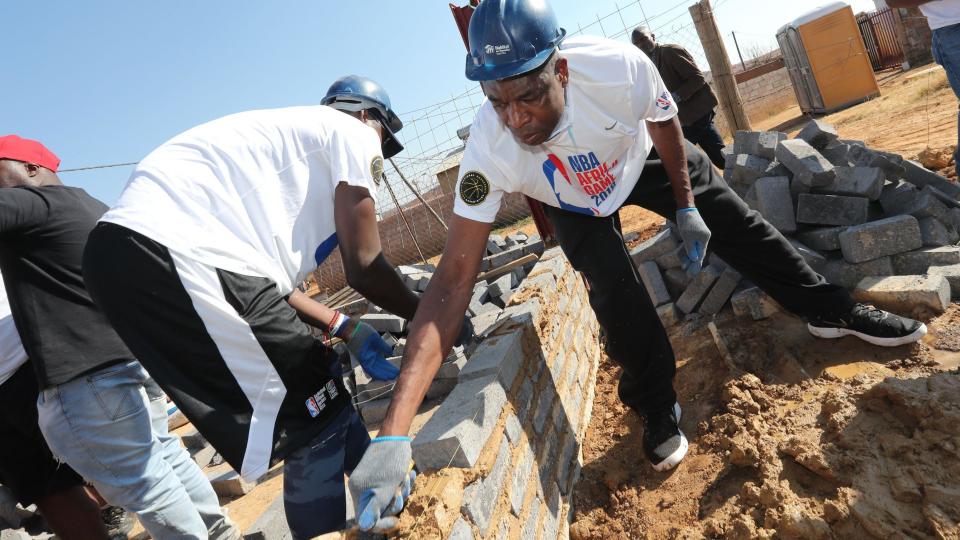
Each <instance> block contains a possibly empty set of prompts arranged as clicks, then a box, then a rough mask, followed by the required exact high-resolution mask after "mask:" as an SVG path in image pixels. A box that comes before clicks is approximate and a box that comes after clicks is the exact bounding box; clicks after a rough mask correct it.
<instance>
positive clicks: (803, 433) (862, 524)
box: [571, 305, 960, 539]
mask: <svg viewBox="0 0 960 540" xmlns="http://www.w3.org/2000/svg"><path fill="white" fill-rule="evenodd" d="M958 314H960V309H958V307H957V306H956V305H955V306H953V308H952V309H951V310H950V312H948V313H947V314H945V315H944V316H943V317H941V318H940V319H939V320H937V321H934V322H933V323H932V325H931V327H932V330H933V332H932V333H933V334H934V335H932V336H931V337H930V338H929V340H928V341H929V342H930V343H931V344H939V343H940V342H942V341H944V339H943V338H942V337H941V336H940V334H946V337H947V340H946V341H947V342H951V341H953V339H950V338H951V337H952V336H951V335H950V332H949V331H950V330H952V328H951V327H952V326H953V324H952V322H953V320H954V319H955V318H956V317H957V316H958ZM718 327H719V328H720V332H719V333H720V336H721V339H723V340H724V342H725V345H726V346H727V348H728V349H729V350H730V351H731V354H732V357H733V358H732V364H733V365H732V370H731V369H730V368H728V367H727V364H726V363H725V362H724V361H723V360H722V359H721V358H720V357H719V354H718V353H717V348H716V344H715V343H714V342H713V339H712V338H711V336H710V334H709V333H708V332H706V331H705V330H702V329H700V328H699V326H696V325H688V326H687V327H685V328H680V329H678V330H675V331H674V335H673V336H672V337H673V342H674V344H675V346H676V347H677V354H678V358H681V359H682V360H681V361H680V362H679V371H678V376H677V387H678V390H679V393H680V400H681V404H682V405H683V406H684V418H683V421H682V422H681V426H682V428H683V429H684V431H685V432H686V433H687V435H688V436H689V437H690V439H691V447H690V453H689V454H688V457H687V458H686V459H685V460H684V461H683V463H681V465H680V466H679V467H678V468H677V469H676V470H675V471H672V472H670V473H655V472H654V471H652V469H651V468H650V467H649V466H648V465H647V463H646V461H645V459H644V457H643V453H642V450H641V445H640V435H641V429H642V428H640V426H639V421H638V420H637V418H636V416H635V415H634V414H633V413H631V412H629V411H627V410H625V409H624V408H623V407H622V406H621V405H620V404H619V402H618V401H617V398H616V391H615V389H616V385H615V383H616V380H617V378H618V376H619V370H618V369H616V368H614V367H613V366H612V365H610V364H609V363H608V364H607V365H606V367H607V368H608V369H606V370H604V372H603V373H601V376H600V379H599V383H598V384H599V385H598V389H597V403H598V405H600V406H596V407H595V409H594V410H595V411H605V412H598V413H597V414H595V416H594V421H593V423H592V425H591V427H590V430H589V431H588V435H587V440H586V441H585V446H584V460H585V465H584V474H583V477H582V480H581V483H580V485H579V486H578V491H577V494H576V498H575V501H574V503H575V508H576V509H577V514H576V516H575V523H574V524H573V526H572V527H571V538H574V539H600V538H604V539H606V538H610V537H613V538H638V537H639V538H643V537H646V538H664V537H671V538H703V537H722V538H744V539H746V538H834V537H853V536H860V537H878V538H882V537H893V538H906V537H910V538H960V371H945V370H946V369H948V367H949V368H953V367H955V365H956V362H957V358H956V357H957V356H958V355H957V354H956V353H951V352H948V351H941V350H938V349H936V348H933V347H930V346H928V345H926V344H919V345H915V346H912V347H900V348H896V349H878V348H875V347H869V346H867V345H865V344H862V343H861V342H859V341H858V340H856V339H854V338H846V339H843V340H840V341H837V342H830V343H825V342H823V341H818V340H815V339H814V338H812V337H811V336H810V335H809V334H808V333H807V332H806V329H805V325H804V324H803V323H802V322H800V321H799V320H797V319H795V318H793V317H789V316H785V315H781V316H778V317H776V318H774V319H772V320H770V321H765V322H762V323H757V324H747V323H745V322H744V321H738V320H736V319H727V320H724V321H718Z"/></svg>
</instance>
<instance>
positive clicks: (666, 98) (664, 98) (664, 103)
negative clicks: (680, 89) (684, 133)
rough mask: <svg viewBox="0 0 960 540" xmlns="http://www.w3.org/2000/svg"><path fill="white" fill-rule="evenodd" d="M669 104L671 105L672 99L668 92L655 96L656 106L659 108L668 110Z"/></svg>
mask: <svg viewBox="0 0 960 540" xmlns="http://www.w3.org/2000/svg"><path fill="white" fill-rule="evenodd" d="M671 105H673V101H672V100H671V99H670V94H669V93H668V92H664V93H662V94H660V97H658V98H657V107H659V108H660V109H662V110H664V111H669V110H670V106H671Z"/></svg>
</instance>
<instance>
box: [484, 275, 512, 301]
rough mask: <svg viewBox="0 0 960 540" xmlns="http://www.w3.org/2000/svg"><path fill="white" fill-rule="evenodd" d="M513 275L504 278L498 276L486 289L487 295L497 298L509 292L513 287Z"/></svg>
mask: <svg viewBox="0 0 960 540" xmlns="http://www.w3.org/2000/svg"><path fill="white" fill-rule="evenodd" d="M513 279H514V278H513V275H512V274H507V275H505V276H500V277H499V278H497V279H495V280H494V281H493V282H492V283H490V288H489V289H487V294H489V295H490V296H492V297H494V298H499V297H501V296H503V295H504V294H507V293H509V292H510V288H511V287H512V286H513Z"/></svg>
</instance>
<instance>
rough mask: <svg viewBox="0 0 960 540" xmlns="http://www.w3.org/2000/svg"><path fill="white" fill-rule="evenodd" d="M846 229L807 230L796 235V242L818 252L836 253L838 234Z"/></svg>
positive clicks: (838, 241)
mask: <svg viewBox="0 0 960 540" xmlns="http://www.w3.org/2000/svg"><path fill="white" fill-rule="evenodd" d="M845 230H847V228H846V227H822V228H817V229H809V230H806V231H801V232H799V233H797V240H799V241H801V242H803V243H804V244H806V245H808V246H810V247H811V248H813V249H816V250H819V251H836V250H838V249H840V233H842V232H843V231H845Z"/></svg>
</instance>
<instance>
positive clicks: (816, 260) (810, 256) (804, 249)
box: [790, 238, 827, 271]
mask: <svg viewBox="0 0 960 540" xmlns="http://www.w3.org/2000/svg"><path fill="white" fill-rule="evenodd" d="M790 245H792V246H793V249H795V250H797V253H799V254H800V256H801V257H803V260H805V261H807V264H809V265H810V268H813V269H814V270H817V271H819V268H823V265H824V264H825V263H826V262H827V258H826V257H824V256H823V255H821V254H820V253H818V252H816V251H814V250H813V249H812V248H810V247H809V246H807V245H805V244H804V243H803V242H801V241H799V240H797V239H796V238H791V239H790Z"/></svg>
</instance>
